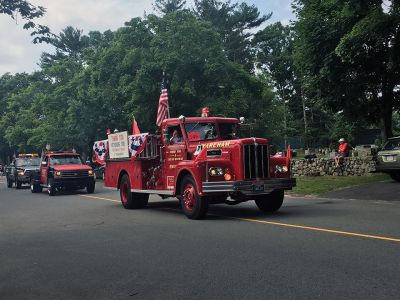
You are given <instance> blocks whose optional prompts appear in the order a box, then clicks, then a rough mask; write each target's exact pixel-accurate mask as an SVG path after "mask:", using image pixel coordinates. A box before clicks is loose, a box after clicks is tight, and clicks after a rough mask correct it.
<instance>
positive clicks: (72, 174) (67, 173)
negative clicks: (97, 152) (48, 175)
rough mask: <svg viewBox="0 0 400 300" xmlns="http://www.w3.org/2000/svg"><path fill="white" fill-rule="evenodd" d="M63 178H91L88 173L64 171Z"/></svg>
mask: <svg viewBox="0 0 400 300" xmlns="http://www.w3.org/2000/svg"><path fill="white" fill-rule="evenodd" d="M61 176H62V177H86V176H89V173H88V171H62V172H61Z"/></svg>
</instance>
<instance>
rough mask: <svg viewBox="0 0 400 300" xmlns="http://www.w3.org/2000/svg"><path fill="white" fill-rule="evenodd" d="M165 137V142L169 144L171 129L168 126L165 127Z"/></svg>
mask: <svg viewBox="0 0 400 300" xmlns="http://www.w3.org/2000/svg"><path fill="white" fill-rule="evenodd" d="M163 139H164V144H165V145H168V144H169V139H170V137H169V131H168V129H167V128H164V132H163Z"/></svg>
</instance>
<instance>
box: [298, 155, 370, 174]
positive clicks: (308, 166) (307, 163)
mask: <svg viewBox="0 0 400 300" xmlns="http://www.w3.org/2000/svg"><path fill="white" fill-rule="evenodd" d="M374 171H375V161H374V160H373V158H372V157H349V158H345V159H344V161H343V164H342V165H341V166H339V167H336V166H335V160H334V159H330V158H314V159H299V160H292V172H293V175H294V176H326V175H333V176H348V175H356V176H361V175H367V174H369V173H371V172H374Z"/></svg>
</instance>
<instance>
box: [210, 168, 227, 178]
mask: <svg viewBox="0 0 400 300" xmlns="http://www.w3.org/2000/svg"><path fill="white" fill-rule="evenodd" d="M208 174H210V176H222V175H224V169H222V168H219V167H211V168H210V169H209V170H208Z"/></svg>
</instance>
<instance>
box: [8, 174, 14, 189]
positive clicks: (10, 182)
mask: <svg viewBox="0 0 400 300" xmlns="http://www.w3.org/2000/svg"><path fill="white" fill-rule="evenodd" d="M12 186H13V182H12V180H11V179H10V178H8V176H7V187H8V188H12Z"/></svg>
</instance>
